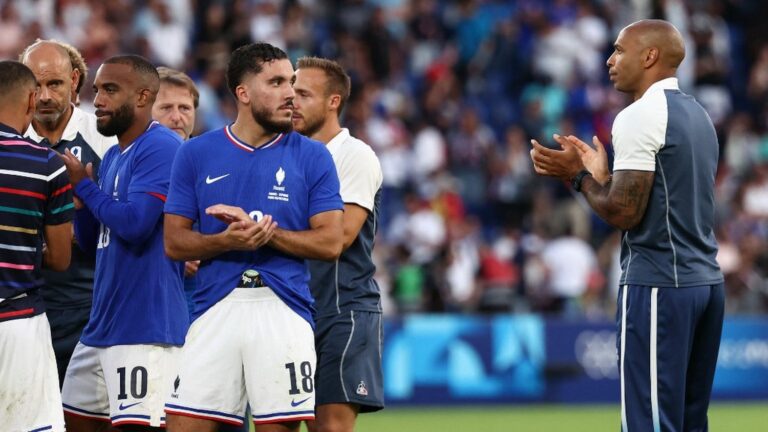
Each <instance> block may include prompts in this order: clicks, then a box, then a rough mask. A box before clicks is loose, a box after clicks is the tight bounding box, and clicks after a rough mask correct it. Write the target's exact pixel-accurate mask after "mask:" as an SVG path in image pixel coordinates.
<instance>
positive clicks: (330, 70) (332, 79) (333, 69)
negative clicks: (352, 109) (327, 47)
mask: <svg viewBox="0 0 768 432" xmlns="http://www.w3.org/2000/svg"><path fill="white" fill-rule="evenodd" d="M296 69H320V70H322V71H323V72H325V76H327V77H328V85H327V86H326V95H327V94H338V95H339V96H341V101H340V102H339V114H341V112H342V111H343V110H344V105H346V103H347V99H349V94H350V91H351V88H352V80H350V79H349V75H347V72H346V71H345V70H344V68H343V67H341V65H340V64H338V63H336V62H335V61H333V60H329V59H324V58H320V57H302V58H300V59H299V61H298V62H296Z"/></svg>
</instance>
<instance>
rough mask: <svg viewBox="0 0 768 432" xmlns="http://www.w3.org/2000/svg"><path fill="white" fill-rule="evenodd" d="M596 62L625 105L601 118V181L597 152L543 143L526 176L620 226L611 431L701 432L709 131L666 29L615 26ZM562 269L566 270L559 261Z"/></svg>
mask: <svg viewBox="0 0 768 432" xmlns="http://www.w3.org/2000/svg"><path fill="white" fill-rule="evenodd" d="M614 48H615V49H614V51H613V54H611V56H610V58H609V59H608V62H607V65H608V71H609V75H610V78H611V81H612V82H613V84H614V87H615V88H616V89H617V90H619V91H621V92H624V93H629V94H631V95H632V97H633V98H634V103H632V104H631V105H629V106H628V107H627V108H625V109H624V110H623V111H622V112H620V113H619V115H618V116H617V117H616V120H615V121H614V123H613V131H612V135H613V146H614V150H615V158H614V165H613V175H612V176H611V173H610V171H609V169H608V162H607V158H606V153H605V149H604V148H603V145H602V143H600V142H599V141H598V140H597V138H594V139H593V141H594V144H595V147H596V148H595V149H592V148H591V147H590V146H589V145H587V144H586V143H584V142H583V141H580V140H578V139H577V138H575V137H572V136H571V137H561V136H559V135H556V136H555V140H556V141H557V142H558V143H559V144H560V145H561V146H562V148H563V150H562V151H558V150H552V149H547V148H545V147H542V146H541V145H539V144H538V143H537V142H536V141H535V140H534V141H532V143H533V146H534V148H533V150H532V151H531V156H532V159H533V162H534V167H535V169H536V172H538V173H539V174H544V175H551V176H555V177H559V178H562V179H570V180H572V182H573V186H574V189H575V190H577V191H580V192H581V193H582V194H583V195H584V196H585V198H586V199H587V201H588V202H589V204H590V205H591V206H592V208H593V209H594V210H595V212H597V214H598V215H599V216H600V217H602V218H603V219H604V220H605V221H607V222H608V223H610V224H611V225H613V226H615V227H617V228H620V229H621V230H623V238H622V246H621V266H622V275H621V287H620V290H619V300H618V313H617V324H618V330H619V337H618V342H617V345H618V347H617V348H618V350H619V369H620V373H621V402H622V404H621V423H622V431H624V432H634V431H657V432H658V431H706V430H707V429H708V423H707V409H708V406H709V398H710V394H711V391H712V381H713V379H714V374H715V365H716V363H717V353H718V349H719V346H720V334H721V331H722V325H723V308H724V295H723V276H722V274H721V272H720V268H719V267H718V265H717V262H716V261H715V256H716V255H717V242H716V241H715V234H714V219H715V207H714V205H715V204H714V184H715V174H716V171H717V161H718V143H717V136H716V134H715V129H714V127H713V126H712V121H711V120H710V118H709V116H708V115H707V113H706V112H705V111H704V109H703V108H702V107H701V106H700V105H699V104H698V103H697V102H696V101H695V100H694V99H693V98H692V97H691V96H688V95H686V94H684V93H682V92H681V91H680V90H679V89H678V85H677V79H676V78H675V72H676V70H677V67H678V66H679V65H680V62H681V61H682V60H683V57H684V56H685V45H684V43H683V38H682V36H681V35H680V33H679V32H678V31H677V29H676V28H675V27H674V26H672V25H671V24H670V23H668V22H666V21H661V20H643V21H638V22H636V23H634V24H631V25H629V26H627V27H625V28H624V29H623V30H622V31H621V33H619V36H618V38H617V39H616V42H615V44H614ZM563 265H567V263H563Z"/></svg>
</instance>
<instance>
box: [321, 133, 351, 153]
mask: <svg viewBox="0 0 768 432" xmlns="http://www.w3.org/2000/svg"><path fill="white" fill-rule="evenodd" d="M348 138H349V129H347V128H341V132H339V133H337V134H336V136H335V137H333V138H332V139H331V140H330V141H328V144H327V145H326V146H325V147H326V148H327V149H328V151H329V152H331V153H332V154H334V153H336V150H338V149H339V147H341V144H343V143H344V141H346V140H347V139H348Z"/></svg>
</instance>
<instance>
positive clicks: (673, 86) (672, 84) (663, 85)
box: [643, 77, 680, 96]
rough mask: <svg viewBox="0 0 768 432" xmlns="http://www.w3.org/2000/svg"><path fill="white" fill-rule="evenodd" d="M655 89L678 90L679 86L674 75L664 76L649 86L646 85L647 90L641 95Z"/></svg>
mask: <svg viewBox="0 0 768 432" xmlns="http://www.w3.org/2000/svg"><path fill="white" fill-rule="evenodd" d="M656 90H680V87H679V86H678V84H677V78H675V77H671V78H664V79H663V80H659V81H656V82H655V83H653V84H651V86H650V87H648V90H646V91H645V93H644V94H643V96H645V95H647V94H649V93H651V91H656Z"/></svg>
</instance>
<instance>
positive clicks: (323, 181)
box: [307, 144, 344, 217]
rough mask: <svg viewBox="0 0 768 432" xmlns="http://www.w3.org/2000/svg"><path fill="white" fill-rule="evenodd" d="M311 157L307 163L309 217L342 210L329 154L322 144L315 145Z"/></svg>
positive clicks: (337, 177) (337, 183)
mask: <svg viewBox="0 0 768 432" xmlns="http://www.w3.org/2000/svg"><path fill="white" fill-rule="evenodd" d="M314 148H315V151H314V152H313V153H314V154H313V155H312V156H313V157H311V158H309V159H308V161H309V162H310V163H309V164H308V168H307V170H308V175H307V179H308V186H309V216H310V217H312V216H314V215H316V214H318V213H323V212H327V211H331V210H342V209H344V203H343V202H342V201H341V195H340V194H339V176H338V174H337V173H336V165H334V163H333V158H332V157H331V153H329V152H328V150H327V149H326V148H325V146H323V145H322V144H317V145H316V146H315V147H314Z"/></svg>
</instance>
